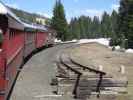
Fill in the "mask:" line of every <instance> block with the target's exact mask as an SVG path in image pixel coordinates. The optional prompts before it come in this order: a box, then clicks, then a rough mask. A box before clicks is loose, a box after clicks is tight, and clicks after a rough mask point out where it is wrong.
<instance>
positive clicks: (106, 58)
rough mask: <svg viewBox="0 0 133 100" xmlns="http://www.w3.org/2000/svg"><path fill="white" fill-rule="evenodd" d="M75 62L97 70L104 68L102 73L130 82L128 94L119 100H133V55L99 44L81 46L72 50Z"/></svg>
mask: <svg viewBox="0 0 133 100" xmlns="http://www.w3.org/2000/svg"><path fill="white" fill-rule="evenodd" d="M71 54H72V55H73V56H74V58H75V60H76V61H78V62H80V63H81V64H84V65H87V66H88V67H92V68H95V69H99V66H103V68H102V71H104V72H106V73H107V74H109V75H112V76H113V77H114V78H116V80H117V79H118V78H119V79H120V78H121V79H122V80H123V79H125V78H126V79H127V80H128V94H127V95H122V96H119V99H118V100H133V54H131V53H124V52H120V51H112V50H111V49H109V48H108V47H106V46H103V45H101V44H98V43H89V44H83V45H80V46H78V47H76V48H74V49H72V53H71ZM120 66H125V74H122V73H121V72H120Z"/></svg>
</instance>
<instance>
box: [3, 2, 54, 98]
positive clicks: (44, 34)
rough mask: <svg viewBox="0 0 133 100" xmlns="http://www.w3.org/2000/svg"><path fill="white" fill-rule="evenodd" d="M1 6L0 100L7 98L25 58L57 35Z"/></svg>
mask: <svg viewBox="0 0 133 100" xmlns="http://www.w3.org/2000/svg"><path fill="white" fill-rule="evenodd" d="M0 8H1V9H0V100H6V99H7V97H8V95H9V92H10V90H11V88H12V86H13V83H14V80H15V78H16V75H17V73H18V70H19V68H20V66H21V64H23V61H24V59H25V58H26V57H27V56H28V55H29V54H31V53H32V52H33V51H34V50H36V49H37V48H41V47H42V46H45V45H46V44H48V43H50V44H52V43H53V39H54V36H55V35H53V34H52V32H50V33H49V31H48V28H46V27H44V26H40V25H30V24H27V23H24V22H22V21H21V20H20V19H19V18H18V17H16V15H15V14H13V13H12V12H11V11H10V9H9V8H8V7H6V6H5V5H4V4H2V3H0ZM49 41H52V42H49Z"/></svg>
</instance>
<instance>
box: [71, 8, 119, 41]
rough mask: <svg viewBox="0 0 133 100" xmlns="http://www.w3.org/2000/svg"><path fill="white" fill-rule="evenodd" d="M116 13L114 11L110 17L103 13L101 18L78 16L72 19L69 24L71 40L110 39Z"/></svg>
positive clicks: (113, 29)
mask: <svg viewBox="0 0 133 100" xmlns="http://www.w3.org/2000/svg"><path fill="white" fill-rule="evenodd" d="M117 16H118V13H117V12H116V11H115V10H114V11H113V12H112V14H111V15H109V14H108V13H107V12H104V13H103V15H102V18H101V19H99V17H98V16H94V17H93V18H91V17H89V16H80V17H78V18H76V17H75V18H72V19H71V21H70V24H69V33H70V35H71V36H70V38H71V39H74V38H75V39H82V38H102V37H104V38H110V37H113V36H114V35H115V31H116V24H117V23H116V20H117Z"/></svg>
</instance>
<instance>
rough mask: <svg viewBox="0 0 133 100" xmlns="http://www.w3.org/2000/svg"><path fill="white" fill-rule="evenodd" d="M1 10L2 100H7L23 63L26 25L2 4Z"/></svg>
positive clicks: (0, 63)
mask: <svg viewBox="0 0 133 100" xmlns="http://www.w3.org/2000/svg"><path fill="white" fill-rule="evenodd" d="M0 8H1V10H0V19H1V21H0V30H2V35H3V41H2V45H1V54H0V69H1V71H0V73H1V75H0V100H5V99H6V98H7V95H8V94H9V91H10V89H11V87H12V85H13V82H14V79H15V77H16V74H17V70H18V68H19V66H20V64H22V62H23V47H24V34H23V33H24V25H22V24H21V21H20V20H19V19H18V18H17V17H15V15H14V14H13V13H12V12H11V11H10V10H8V8H7V7H6V6H4V5H3V4H2V3H1V4H0Z"/></svg>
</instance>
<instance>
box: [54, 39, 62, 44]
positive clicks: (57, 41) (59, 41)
mask: <svg viewBox="0 0 133 100" xmlns="http://www.w3.org/2000/svg"><path fill="white" fill-rule="evenodd" d="M54 42H55V43H61V42H62V41H61V40H58V39H57V38H56V39H55V40H54Z"/></svg>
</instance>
